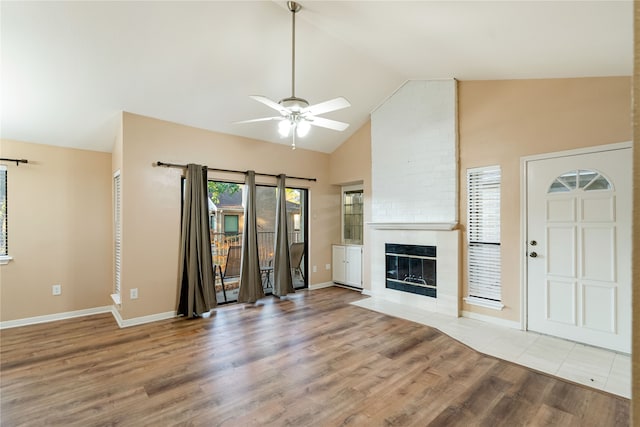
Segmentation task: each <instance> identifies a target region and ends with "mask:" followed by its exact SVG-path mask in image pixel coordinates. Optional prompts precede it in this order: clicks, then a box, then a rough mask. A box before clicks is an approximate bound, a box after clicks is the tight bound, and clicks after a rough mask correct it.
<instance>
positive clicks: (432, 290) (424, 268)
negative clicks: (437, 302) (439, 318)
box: [384, 243, 438, 298]
mask: <svg viewBox="0 0 640 427" xmlns="http://www.w3.org/2000/svg"><path fill="white" fill-rule="evenodd" d="M384 246H385V251H384V253H385V271H386V273H385V274H386V277H385V287H386V288H387V289H393V290H396V291H401V292H408V293H411V294H417V295H424V296H427V297H431V298H437V282H438V281H437V276H438V275H437V259H436V255H437V249H436V247H435V246H425V245H406V244H398V243H385V245H384Z"/></svg>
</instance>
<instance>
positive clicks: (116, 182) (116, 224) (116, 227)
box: [113, 173, 122, 303]
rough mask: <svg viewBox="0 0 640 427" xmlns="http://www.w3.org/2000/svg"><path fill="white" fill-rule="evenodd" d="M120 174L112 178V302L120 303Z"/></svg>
mask: <svg viewBox="0 0 640 427" xmlns="http://www.w3.org/2000/svg"><path fill="white" fill-rule="evenodd" d="M120 187H121V186H120V173H116V174H115V175H114V177H113V210H114V212H113V232H114V236H113V240H114V245H113V247H114V261H115V272H114V289H113V291H114V295H113V298H114V301H115V302H116V303H119V302H120V261H121V250H122V221H121V217H122V193H121V188H120Z"/></svg>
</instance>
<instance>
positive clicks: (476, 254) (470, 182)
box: [467, 166, 501, 301]
mask: <svg viewBox="0 0 640 427" xmlns="http://www.w3.org/2000/svg"><path fill="white" fill-rule="evenodd" d="M500 178H501V172H500V167H499V166H489V167H485V168H476V169H468V170H467V191H468V196H467V198H468V200H467V220H468V230H467V236H468V257H469V258H468V277H469V296H470V297H477V298H483V299H488V300H493V301H500V300H501V285H500Z"/></svg>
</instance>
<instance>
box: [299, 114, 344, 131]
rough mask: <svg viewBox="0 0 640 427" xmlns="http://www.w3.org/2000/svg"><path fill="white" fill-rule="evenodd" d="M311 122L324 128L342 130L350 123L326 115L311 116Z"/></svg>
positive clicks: (309, 119)
mask: <svg viewBox="0 0 640 427" xmlns="http://www.w3.org/2000/svg"><path fill="white" fill-rule="evenodd" d="M307 120H308V121H309V124H311V125H313V126H319V127H322V128H327V129H333V130H337V131H340V132H342V131H343V130H345V129H346V128H348V127H349V123H345V122H339V121H337V120H331V119H325V118H324V117H309V118H307Z"/></svg>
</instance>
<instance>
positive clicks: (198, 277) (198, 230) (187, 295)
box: [177, 164, 217, 317]
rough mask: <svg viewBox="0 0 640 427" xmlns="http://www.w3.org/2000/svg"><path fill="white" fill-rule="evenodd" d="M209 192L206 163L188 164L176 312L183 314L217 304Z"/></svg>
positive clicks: (203, 311)
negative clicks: (203, 164) (204, 164)
mask: <svg viewBox="0 0 640 427" xmlns="http://www.w3.org/2000/svg"><path fill="white" fill-rule="evenodd" d="M208 199H209V194H208V192H207V168H206V166H205V167H203V166H200V165H194V164H189V165H187V179H186V182H185V191H184V209H183V213H182V235H181V236H180V238H181V241H180V267H179V275H178V277H179V280H180V284H179V285H180V286H179V290H180V293H179V297H178V309H177V312H178V314H179V315H180V314H183V315H185V316H186V317H194V316H199V315H201V314H202V313H207V312H209V311H210V310H211V309H212V308H214V307H215V306H216V304H217V302H216V294H215V289H214V285H215V283H214V281H215V277H214V273H213V262H212V259H211V235H210V234H209V205H208Z"/></svg>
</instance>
